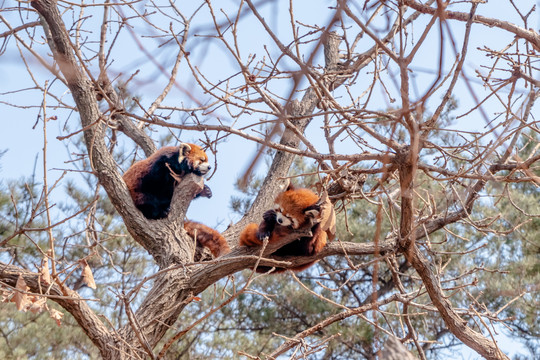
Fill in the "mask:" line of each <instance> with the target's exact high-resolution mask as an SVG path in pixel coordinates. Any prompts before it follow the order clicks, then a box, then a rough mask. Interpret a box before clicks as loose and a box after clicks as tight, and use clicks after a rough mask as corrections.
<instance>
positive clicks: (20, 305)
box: [11, 274, 30, 311]
mask: <svg viewBox="0 0 540 360" xmlns="http://www.w3.org/2000/svg"><path fill="white" fill-rule="evenodd" d="M15 289H17V290H19V291H15V295H14V296H13V298H11V301H12V302H14V303H15V305H16V306H17V310H19V311H26V310H27V309H28V305H29V304H30V301H29V300H28V295H26V294H25V293H23V292H28V286H26V281H24V279H23V277H22V275H21V274H19V278H18V279H17V284H16V285H15ZM21 291H23V292H21Z"/></svg>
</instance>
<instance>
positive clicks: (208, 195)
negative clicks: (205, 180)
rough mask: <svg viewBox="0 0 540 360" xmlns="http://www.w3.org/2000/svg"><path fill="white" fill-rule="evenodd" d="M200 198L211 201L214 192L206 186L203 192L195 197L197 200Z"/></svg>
mask: <svg viewBox="0 0 540 360" xmlns="http://www.w3.org/2000/svg"><path fill="white" fill-rule="evenodd" d="M198 197H205V198H209V199H210V198H211V197H212V190H211V189H210V187H209V186H208V185H206V184H204V187H203V189H202V190H201V192H200V193H198V194H197V195H195V199H196V198H198Z"/></svg>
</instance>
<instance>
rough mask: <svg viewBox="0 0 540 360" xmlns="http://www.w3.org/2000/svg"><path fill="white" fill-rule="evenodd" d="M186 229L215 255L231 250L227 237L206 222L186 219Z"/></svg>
mask: <svg viewBox="0 0 540 360" xmlns="http://www.w3.org/2000/svg"><path fill="white" fill-rule="evenodd" d="M184 229H185V230H186V232H187V233H188V235H189V236H191V237H192V238H193V239H196V240H197V243H198V244H199V245H201V246H204V247H206V248H208V250H210V252H211V253H212V255H214V257H218V256H222V255H225V254H228V253H229V252H231V249H230V248H229V244H227V241H226V240H225V238H224V237H223V236H222V235H221V234H220V233H219V232H217V231H216V230H214V229H212V228H210V227H208V226H206V225H204V224H201V223H198V222H195V221H190V220H186V222H184Z"/></svg>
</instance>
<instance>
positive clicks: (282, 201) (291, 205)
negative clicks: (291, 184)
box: [274, 189, 319, 229]
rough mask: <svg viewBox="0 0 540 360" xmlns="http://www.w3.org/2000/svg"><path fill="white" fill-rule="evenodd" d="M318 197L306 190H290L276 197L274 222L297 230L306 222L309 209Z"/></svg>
mask: <svg viewBox="0 0 540 360" xmlns="http://www.w3.org/2000/svg"><path fill="white" fill-rule="evenodd" d="M318 200H319V197H318V196H317V194H315V193H314V192H313V191H311V190H308V189H291V190H287V191H285V192H282V193H281V194H279V195H278V196H277V197H276V200H275V205H274V211H275V212H276V222H277V223H278V224H279V225H281V226H291V227H292V228H293V229H298V228H299V227H300V226H302V225H303V224H304V222H305V221H306V220H307V218H308V215H311V213H309V214H308V212H310V211H312V210H311V209H310V207H311V206H312V205H314V204H315V203H317V201H318Z"/></svg>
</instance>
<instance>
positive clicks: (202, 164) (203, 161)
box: [178, 143, 212, 176]
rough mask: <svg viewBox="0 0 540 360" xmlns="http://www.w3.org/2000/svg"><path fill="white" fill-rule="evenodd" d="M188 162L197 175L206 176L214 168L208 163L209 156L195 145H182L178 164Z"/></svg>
mask: <svg viewBox="0 0 540 360" xmlns="http://www.w3.org/2000/svg"><path fill="white" fill-rule="evenodd" d="M182 161H186V162H187V164H188V166H189V168H190V169H191V170H192V171H193V172H194V173H195V174H197V175H200V176H202V175H205V174H206V173H208V171H210V169H211V168H212V167H211V166H210V164H209V163H208V156H207V155H206V153H205V152H204V150H203V149H201V147H200V146H198V145H195V144H187V143H184V144H182V147H181V151H180V155H179V157H178V162H179V163H182Z"/></svg>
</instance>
